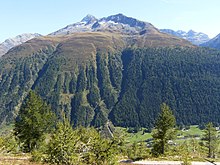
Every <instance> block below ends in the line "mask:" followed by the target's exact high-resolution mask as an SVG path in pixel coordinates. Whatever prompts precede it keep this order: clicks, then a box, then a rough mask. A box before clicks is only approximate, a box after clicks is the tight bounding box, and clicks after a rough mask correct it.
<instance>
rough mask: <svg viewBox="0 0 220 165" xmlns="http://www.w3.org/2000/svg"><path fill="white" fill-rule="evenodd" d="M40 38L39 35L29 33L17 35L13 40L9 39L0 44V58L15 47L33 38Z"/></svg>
mask: <svg viewBox="0 0 220 165" xmlns="http://www.w3.org/2000/svg"><path fill="white" fill-rule="evenodd" d="M39 36H41V35H40V34H37V33H34V34H31V33H25V34H21V35H18V36H16V37H14V38H9V39H7V40H5V41H4V42H2V43H1V44H0V57H1V56H2V55H4V54H5V53H7V51H8V50H9V49H11V48H13V47H15V46H17V45H20V44H22V43H24V42H26V41H28V40H30V39H32V38H35V37H39Z"/></svg>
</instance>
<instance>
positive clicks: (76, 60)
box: [2, 30, 195, 68]
mask: <svg viewBox="0 0 220 165" xmlns="http://www.w3.org/2000/svg"><path fill="white" fill-rule="evenodd" d="M129 46H135V47H168V46H171V47H172V46H183V47H185V46H187V47H195V46H193V45H192V44H191V43H190V42H189V41H186V40H184V39H180V38H177V37H174V36H171V35H168V34H165V33H160V32H158V31H156V30H154V31H152V32H143V33H142V34H140V35H126V34H120V33H117V32H114V33H111V32H81V33H73V34H69V35H65V36H44V37H38V38H34V39H32V40H29V41H28V42H26V43H24V44H22V45H19V46H16V47H14V48H12V49H11V50H10V51H9V52H8V53H7V54H5V55H4V56H3V57H2V59H3V60H4V59H7V61H14V60H16V59H18V58H23V57H30V56H33V55H35V54H40V53H41V52H46V51H48V50H52V53H51V54H52V55H53V56H54V55H56V56H57V57H59V56H60V57H63V58H65V60H66V61H67V63H66V68H70V66H71V65H75V64H76V65H77V64H83V63H84V62H88V61H94V60H95V57H96V53H97V51H99V52H103V53H107V52H115V51H121V50H123V49H124V48H126V47H129ZM9 63H10V64H9ZM9 63H8V64H7V66H5V68H11V63H12V62H9Z"/></svg>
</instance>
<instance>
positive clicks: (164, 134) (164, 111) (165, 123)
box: [152, 103, 176, 155]
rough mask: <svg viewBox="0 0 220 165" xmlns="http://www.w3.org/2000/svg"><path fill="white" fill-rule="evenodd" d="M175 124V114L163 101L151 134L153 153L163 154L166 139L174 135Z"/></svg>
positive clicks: (170, 138)
mask: <svg viewBox="0 0 220 165" xmlns="http://www.w3.org/2000/svg"><path fill="white" fill-rule="evenodd" d="M175 125H176V119H175V116H174V115H173V113H172V111H171V109H170V107H169V106H168V105H166V104H165V103H163V104H162V105H161V113H160V114H159V116H158V118H157V120H156V123H155V129H154V131H153V135H152V136H153V139H154V145H153V149H152V153H153V154H154V155H160V154H164V152H165V146H166V145H167V142H168V140H172V139H173V138H174V137H175V129H174V127H175Z"/></svg>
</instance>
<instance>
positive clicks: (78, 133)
mask: <svg viewBox="0 0 220 165" xmlns="http://www.w3.org/2000/svg"><path fill="white" fill-rule="evenodd" d="M104 127H105V126H104V125H103V127H97V128H94V127H87V128H85V127H81V126H79V127H74V128H73V127H72V126H71V124H70V120H69V119H68V118H66V116H65V114H64V113H63V114H61V115H60V116H59V118H58V117H56V116H55V115H54V113H52V111H51V108H50V106H48V105H47V104H46V103H45V102H44V101H43V100H42V99H41V98H40V97H39V96H38V95H37V94H36V93H35V92H32V91H31V92H30V93H29V95H28V97H27V98H26V99H25V101H24V103H23V104H22V106H21V108H20V111H19V113H18V116H17V118H16V120H15V125H14V126H13V132H9V131H7V130H6V129H5V130H3V131H4V132H2V136H1V138H0V149H1V155H2V158H1V156H0V158H1V159H2V160H3V161H2V162H5V164H7V161H9V162H10V163H11V164H12V163H13V162H12V161H15V162H23V163H24V164H25V163H27V162H28V161H32V162H39V163H48V164H67V165H74V164H79V165H80V164H91V165H102V164H103V165H111V164H118V162H119V161H120V160H122V159H130V160H132V161H135V160H140V159H150V160H161V159H163V160H164V159H168V160H180V161H183V162H184V163H185V164H188V163H189V162H190V161H192V160H197V161H198V160H199V161H204V158H209V159H211V160H212V161H213V160H214V161H216V160H218V159H216V158H217V156H218V155H219V139H218V137H219V136H218V131H217V130H216V127H214V125H213V124H212V123H208V124H207V125H205V127H204V130H200V129H199V128H198V127H200V128H203V126H192V127H191V129H189V130H188V128H187V126H179V129H178V127H177V126H176V120H175V116H174V115H173V112H172V110H171V109H170V107H169V106H168V105H166V104H165V103H163V104H161V111H160V113H159V115H158V117H157V120H156V122H155V126H154V129H153V130H147V129H140V128H129V129H120V128H117V129H114V130H113V129H112V128H110V125H107V126H106V127H107V128H108V129H106V130H105V131H103V129H104ZM8 128H9V129H10V128H12V126H10V127H8ZM180 128H181V129H180ZM107 131H110V132H107ZM125 131H126V132H127V133H126V134H125ZM140 132H142V134H140ZM193 133H194V134H193ZM131 134H133V137H132V136H130V137H129V136H128V135H131ZM134 137H135V138H136V139H135V138H134ZM33 164H34V163H33Z"/></svg>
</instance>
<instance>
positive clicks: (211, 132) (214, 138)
mask: <svg viewBox="0 0 220 165" xmlns="http://www.w3.org/2000/svg"><path fill="white" fill-rule="evenodd" d="M204 132H205V135H204V137H203V140H204V141H205V142H206V147H207V148H208V157H209V158H215V154H216V150H217V148H218V132H217V130H216V129H215V127H214V126H213V124H212V123H208V124H207V125H206V126H205V130H204Z"/></svg>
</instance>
